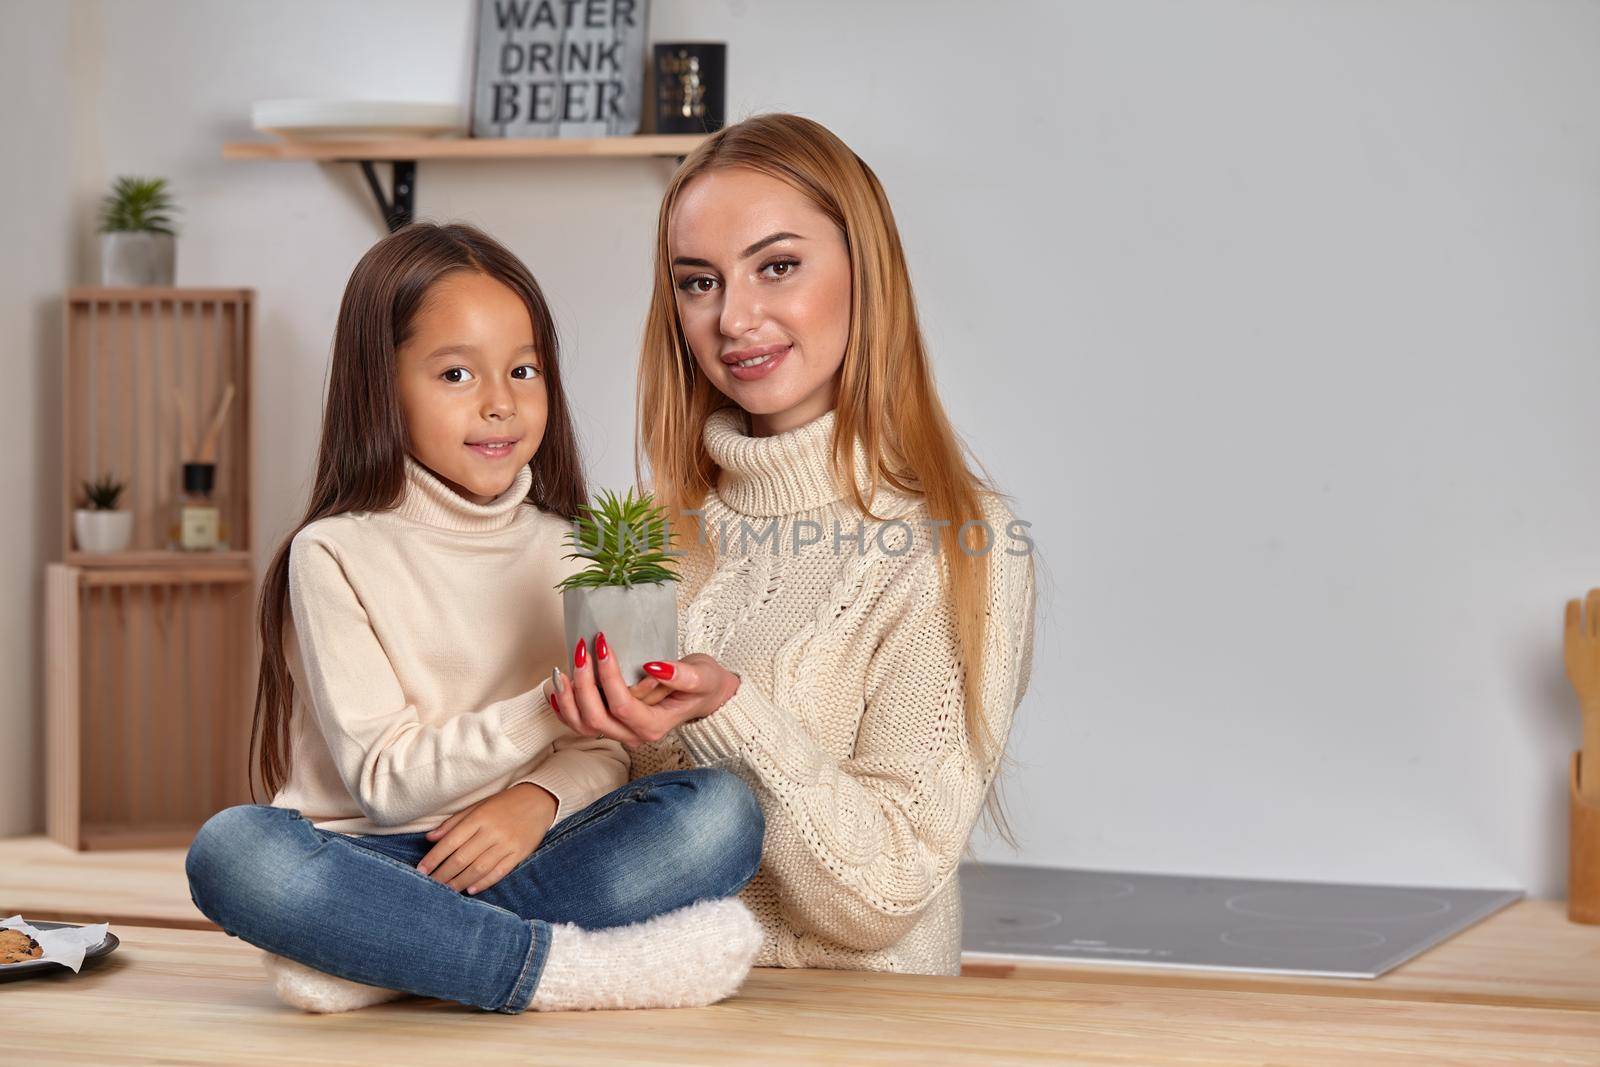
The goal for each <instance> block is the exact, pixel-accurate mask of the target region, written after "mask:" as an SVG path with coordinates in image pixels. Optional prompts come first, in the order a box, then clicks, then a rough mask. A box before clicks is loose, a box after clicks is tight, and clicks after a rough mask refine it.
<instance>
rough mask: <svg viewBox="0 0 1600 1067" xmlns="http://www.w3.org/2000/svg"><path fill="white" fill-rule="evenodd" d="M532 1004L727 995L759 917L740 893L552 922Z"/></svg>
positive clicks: (589, 1004)
mask: <svg viewBox="0 0 1600 1067" xmlns="http://www.w3.org/2000/svg"><path fill="white" fill-rule="evenodd" d="M551 934H552V936H551V938H550V954H549V956H548V957H547V958H546V959H545V964H544V971H543V972H542V973H541V974H540V976H539V986H538V988H537V989H535V990H534V992H533V1002H532V1003H531V1004H529V1005H528V1006H529V1007H530V1008H532V1009H533V1010H535V1011H585V1010H590V1009H594V1008H688V1007H699V1006H701V1005H704V1004H714V1003H716V1002H717V1001H719V1000H722V999H723V998H724V997H728V996H731V995H732V994H733V993H734V991H735V990H737V989H738V988H739V986H740V985H741V984H742V983H743V982H744V978H745V975H746V974H748V973H749V972H750V962H751V961H752V960H754V959H755V958H756V952H757V951H758V950H759V949H760V948H761V924H760V923H758V922H757V921H756V917H755V916H754V915H752V914H750V909H749V908H747V907H745V906H744V905H743V904H742V903H740V901H739V899H738V898H737V897H729V898H727V899H726V900H704V901H701V902H700V903H698V904H691V905H689V906H688V907H687V908H679V909H678V910H677V911H669V912H667V913H666V914H665V915H658V916H656V917H655V918H653V919H649V920H646V921H645V922H642V923H634V924H633V925H632V926H614V927H612V928H610V929H608V930H585V929H583V928H582V927H579V926H573V925H571V924H568V923H557V924H552V926H551Z"/></svg>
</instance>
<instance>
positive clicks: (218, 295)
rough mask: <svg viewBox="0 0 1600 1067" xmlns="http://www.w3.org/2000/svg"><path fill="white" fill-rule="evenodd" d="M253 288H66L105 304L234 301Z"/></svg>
mask: <svg viewBox="0 0 1600 1067" xmlns="http://www.w3.org/2000/svg"><path fill="white" fill-rule="evenodd" d="M254 292H255V290H253V289H219V288H217V287H215V286H206V287H195V286H179V285H76V286H73V287H72V288H71V289H68V290H67V299H68V300H69V301H71V302H72V303H75V304H87V303H89V302H91V301H95V302H98V303H102V304H106V303H112V304H145V303H149V302H151V301H155V300H165V301H169V302H177V303H185V304H209V303H214V302H222V303H233V302H237V301H242V300H248V299H250V297H251V296H252V295H253V294H254Z"/></svg>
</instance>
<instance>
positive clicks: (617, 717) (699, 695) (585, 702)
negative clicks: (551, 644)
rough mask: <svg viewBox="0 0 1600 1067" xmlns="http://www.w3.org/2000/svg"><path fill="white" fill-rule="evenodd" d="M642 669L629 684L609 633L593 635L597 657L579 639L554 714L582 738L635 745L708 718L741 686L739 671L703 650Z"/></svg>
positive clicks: (657, 739)
mask: <svg viewBox="0 0 1600 1067" xmlns="http://www.w3.org/2000/svg"><path fill="white" fill-rule="evenodd" d="M644 669H645V671H646V673H647V674H648V675H649V676H648V677H646V678H644V679H642V680H641V681H640V682H639V683H638V684H637V685H635V686H633V687H632V688H631V689H630V688H629V687H628V686H627V685H626V684H624V682H623V680H622V671H621V670H620V669H618V667H617V661H616V658H615V657H614V656H612V655H611V650H610V649H609V648H608V647H607V646H606V635H605V634H603V633H600V634H595V635H594V655H593V657H590V655H589V654H588V649H587V647H586V645H585V643H584V641H583V640H582V639H579V641H578V647H577V648H576V649H574V650H573V655H572V676H571V677H570V678H569V679H568V684H567V685H566V686H565V687H564V688H563V690H562V691H561V693H559V694H558V695H557V696H556V700H555V708H556V714H557V715H559V716H561V719H562V721H563V722H565V723H566V724H567V726H568V727H569V728H570V729H571V730H572V732H573V733H576V734H578V735H580V736H582V737H609V738H612V739H613V740H616V741H620V742H622V744H623V745H625V746H626V747H628V748H629V749H636V748H638V747H639V746H640V745H643V744H646V743H650V742H655V741H659V740H661V739H662V738H663V737H665V736H667V734H668V733H669V732H671V731H672V730H673V729H675V728H676V727H678V726H679V725H681V724H683V723H686V722H690V721H692V720H694V719H703V718H705V717H706V716H707V715H710V714H711V713H712V712H714V711H716V710H717V709H718V708H720V707H722V705H724V704H726V703H727V702H728V700H729V698H730V697H732V696H733V694H734V693H736V692H738V689H739V676H738V675H737V674H734V673H733V672H732V671H730V670H728V669H727V668H726V667H724V666H723V665H722V664H720V663H718V662H717V661H716V660H715V659H713V658H711V657H710V656H707V655H705V654H703V653H699V652H697V653H694V654H693V655H689V656H685V657H683V659H681V660H672V661H669V662H659V661H657V662H651V663H646V664H645V665H644Z"/></svg>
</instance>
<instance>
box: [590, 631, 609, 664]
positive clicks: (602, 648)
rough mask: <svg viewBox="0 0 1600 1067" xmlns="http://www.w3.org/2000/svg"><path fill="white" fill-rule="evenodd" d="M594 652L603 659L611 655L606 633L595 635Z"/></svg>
mask: <svg viewBox="0 0 1600 1067" xmlns="http://www.w3.org/2000/svg"><path fill="white" fill-rule="evenodd" d="M594 654H595V655H596V656H598V657H600V658H601V659H605V658H606V657H607V656H609V655H611V649H610V648H608V647H607V646H606V635H605V634H603V633H598V634H595V635H594Z"/></svg>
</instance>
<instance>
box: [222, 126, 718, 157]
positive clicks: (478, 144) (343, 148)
mask: <svg viewBox="0 0 1600 1067" xmlns="http://www.w3.org/2000/svg"><path fill="white" fill-rule="evenodd" d="M703 140H705V135H704V134H698V133H679V134H673V133H650V134H638V135H636V136H633V137H515V138H512V137H406V138H397V139H394V140H382V141H379V140H372V141H311V140H305V141H232V142H229V143H228V144H225V145H223V146H222V158H223V159H229V160H236V159H314V160H321V161H323V162H328V163H359V162H361V161H362V160H373V161H377V160H390V161H393V160H410V161H411V162H416V161H417V160H419V159H586V158H593V157H595V156H631V157H635V158H637V157H650V156H657V157H667V158H674V159H675V158H677V157H678V156H684V155H688V154H689V152H690V151H691V150H692V149H693V148H694V146H695V145H697V144H699V143H700V142H701V141H703Z"/></svg>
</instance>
